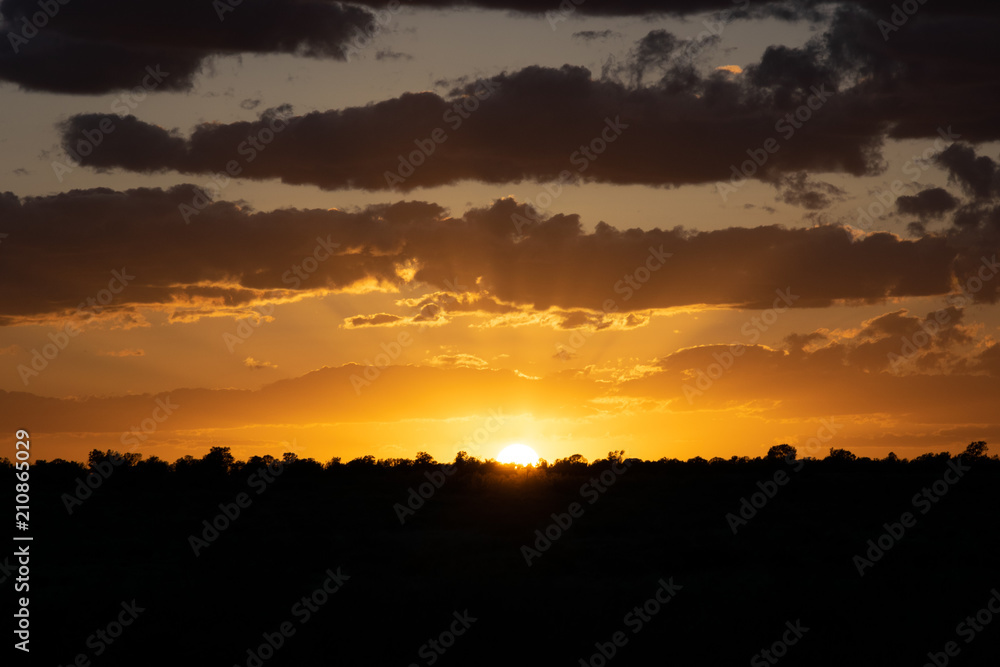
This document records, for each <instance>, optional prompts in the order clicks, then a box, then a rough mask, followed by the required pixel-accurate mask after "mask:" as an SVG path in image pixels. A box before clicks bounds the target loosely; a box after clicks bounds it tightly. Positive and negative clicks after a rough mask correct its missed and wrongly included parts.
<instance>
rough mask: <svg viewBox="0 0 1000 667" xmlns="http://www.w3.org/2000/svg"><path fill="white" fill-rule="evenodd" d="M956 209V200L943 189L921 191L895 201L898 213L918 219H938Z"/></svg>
mask: <svg viewBox="0 0 1000 667" xmlns="http://www.w3.org/2000/svg"><path fill="white" fill-rule="evenodd" d="M957 207H958V200H957V199H956V198H955V197H953V196H952V194H951V193H950V192H948V191H947V190H945V189H943V188H929V189H927V190H921V191H920V192H918V193H917V194H916V195H913V196H907V195H904V196H901V197H900V198H899V199H897V200H896V208H897V209H898V210H899V212H900V213H903V214H906V215H916V216H919V217H920V218H940V217H942V216H943V215H944V214H945V213H947V212H948V211H952V210H954V209H955V208H957Z"/></svg>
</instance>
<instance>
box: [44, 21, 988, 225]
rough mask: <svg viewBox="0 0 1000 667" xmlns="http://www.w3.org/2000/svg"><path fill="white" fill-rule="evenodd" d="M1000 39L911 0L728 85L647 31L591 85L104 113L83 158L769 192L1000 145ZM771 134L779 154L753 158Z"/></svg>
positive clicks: (335, 184) (502, 86) (500, 86)
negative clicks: (193, 111)
mask: <svg viewBox="0 0 1000 667" xmlns="http://www.w3.org/2000/svg"><path fill="white" fill-rule="evenodd" d="M964 28H968V29H969V30H970V31H971V32H969V33H965V32H962V29H964ZM998 30H1000V18H992V19H987V18H982V17H976V18H973V17H971V16H955V17H947V18H935V16H934V15H933V14H932V13H928V12H927V8H926V7H923V8H922V13H921V20H920V21H915V22H914V23H913V24H912V25H909V24H908V25H907V29H906V30H904V31H900V32H899V33H897V34H894V35H893V38H892V39H891V40H889V41H888V42H887V41H886V40H885V39H883V37H882V35H881V33H880V32H879V29H878V26H877V22H876V21H875V20H873V15H871V14H868V13H864V12H862V11H861V10H859V9H857V8H856V7H855V8H853V9H851V8H850V6H846V7H842V8H841V9H840V10H838V11H837V12H836V13H835V14H834V15H833V18H832V19H830V21H829V25H828V28H827V30H826V31H825V32H823V33H821V34H818V35H816V36H814V37H813V38H811V39H810V40H809V41H807V42H806V44H804V45H802V46H800V47H788V46H770V47H768V48H767V49H766V50H765V52H764V54H763V55H762V56H761V58H760V60H759V61H758V62H756V63H748V64H746V65H744V66H741V67H742V70H743V74H742V75H740V76H733V75H732V74H731V73H730V72H729V71H719V70H718V69H716V70H709V71H708V72H707V73H705V72H704V71H703V70H704V68H703V67H701V66H700V65H699V64H698V63H699V59H702V58H703V55H704V52H705V50H706V49H709V48H711V47H712V45H713V44H714V42H712V40H693V39H684V38H680V37H677V36H676V35H673V34H671V33H669V32H667V31H665V30H653V31H651V32H649V33H648V34H646V35H645V36H643V37H642V38H641V39H639V40H638V41H637V42H636V44H635V46H634V47H633V48H632V49H631V51H630V52H629V53H628V55H627V56H626V57H625V58H624V59H623V60H622V61H620V62H618V61H609V63H608V64H607V65H606V66H605V67H604V68H603V71H602V74H601V76H600V77H595V76H594V75H593V74H592V73H591V72H590V70H588V69H586V68H583V67H574V66H570V65H565V66H563V67H562V68H559V69H554V68H549V67H538V66H531V67H526V68H524V69H521V70H518V71H514V72H504V73H502V74H499V75H497V76H494V77H492V78H491V79H489V80H486V81H483V82H478V83H477V82H470V81H468V80H466V82H465V83H460V84H458V85H456V86H455V87H454V88H453V89H452V90H451V91H449V92H448V93H447V94H445V95H439V94H436V93H432V92H419V93H405V94H403V95H401V96H399V97H396V98H393V99H387V100H383V101H381V102H377V103H373V104H369V105H366V106H363V107H351V108H345V109H332V110H327V111H316V112H312V113H308V114H304V115H297V116H295V115H289V116H288V117H287V118H283V120H282V122H281V126H280V130H278V129H277V128H275V127H274V126H275V121H274V119H273V114H272V116H268V115H267V114H264V115H262V117H261V118H259V119H258V120H256V121H254V122H238V123H228V124H225V123H214V122H212V123H204V124H201V125H198V126H196V127H195V128H194V129H193V130H192V131H191V133H190V134H188V135H186V136H184V135H182V134H177V133H175V132H173V131H172V130H170V129H167V128H161V127H158V126H155V125H151V124H148V123H145V122H143V121H139V120H136V119H134V118H131V117H123V116H121V115H117V116H111V117H110V119H111V121H112V122H114V124H115V127H116V129H115V132H114V133H113V134H109V135H108V136H107V137H106V138H105V140H104V141H102V142H101V144H100V145H99V146H97V147H96V148H94V150H93V151H92V152H90V153H89V154H87V155H83V154H82V152H81V155H80V159H79V161H80V163H81V164H83V165H86V166H93V167H106V168H111V167H120V168H124V169H129V170H133V171H140V172H155V171H160V170H173V171H177V172H181V173H185V174H213V173H218V172H221V171H224V170H225V168H226V165H227V163H228V162H229V161H231V160H234V159H236V160H237V161H238V162H239V167H240V172H239V176H240V178H248V179H271V178H277V179H281V180H282V181H284V182H286V183H292V184H313V185H317V186H319V187H321V188H324V189H330V190H336V189H345V188H352V189H365V190H391V189H396V190H403V191H409V190H412V189H414V188H418V187H434V186H442V185H448V184H455V183H458V182H461V181H463V180H475V181H479V182H484V183H492V184H501V183H514V182H519V181H523V180H525V179H534V180H539V181H563V182H580V181H583V182H602V183H615V184H644V185H663V186H677V185H685V184H698V183H720V182H732V181H741V180H742V178H743V173H749V174H750V177H752V178H756V179H761V180H765V181H767V182H772V183H773V182H776V181H778V180H780V179H781V178H782V177H786V176H793V175H796V174H799V173H802V172H805V173H808V174H813V173H819V172H835V173H844V174H849V175H855V176H861V175H872V174H878V173H880V172H881V170H883V169H884V168H885V164H884V160H883V157H882V154H881V151H882V146H883V143H884V142H885V141H886V140H887V139H889V138H894V139H906V138H937V137H938V134H939V131H940V130H941V129H942V128H943V127H944V126H945V125H947V126H949V127H954V128H957V131H958V132H959V134H960V135H961V137H962V139H963V140H965V141H971V142H982V141H991V140H997V139H1000V126H998V125H997V124H996V123H990V122H985V121H984V118H986V117H989V116H991V113H990V110H993V111H994V112H998V113H1000V90H997V89H996V86H995V85H994V82H995V70H994V68H993V66H992V65H991V64H988V63H991V62H992V61H991V60H990V56H991V55H992V56H996V57H995V58H993V60H1000V45H998V44H997V40H995V39H994V38H993V35H994V34H996V32H997V31H998ZM734 67H737V66H736V65H733V66H726V68H729V69H732V68H734ZM929 95H932V96H933V101H932V103H931V102H930V101H929ZM929 104H930V106H928V105H929ZM992 115H995V114H992ZM104 118H105V116H103V115H101V114H81V115H77V116H74V117H72V118H70V119H69V121H68V122H66V123H65V124H64V125H63V126H62V128H61V130H62V140H63V144H64V146H66V147H67V148H72V147H73V146H74V145H76V144H77V143H79V142H80V141H81V137H83V136H85V135H84V134H83V133H84V132H85V131H91V132H92V131H94V128H95V127H96V126H97V125H98V124H99V123H100V122H101V121H102V119H104ZM945 121H947V122H945ZM435 132H436V134H435ZM271 135H273V137H272V136H271ZM255 136H256V137H262V136H268V141H267V142H266V144H267V145H266V148H265V149H263V150H259V151H255V153H254V159H253V160H252V161H250V160H242V159H241V157H240V147H241V146H242V145H243V144H244V143H245V142H246V140H247V138H248V137H255ZM372 136H378V137H379V141H378V142H372V141H370V140H369V139H368V137H372ZM434 137H437V138H436V139H435V138H434ZM767 142H776V146H777V149H776V150H771V151H767V152H765V151H764V149H763V148H762V146H765V145H768V144H767ZM136 146H142V147H143V150H142V151H139V150H137V148H136ZM969 150H971V149H970V148H961V147H959V148H951V149H949V151H947V152H945V153H944V154H942V156H941V157H940V158H939V164H940V165H941V166H944V167H946V168H948V169H949V170H950V171H951V173H952V174H953V177H954V178H956V179H958V180H959V181H960V182H961V183H963V185H965V186H967V187H972V188H974V190H975V192H978V193H981V194H982V193H984V192H992V188H995V187H996V184H995V182H996V171H995V165H993V163H992V161H990V160H989V158H979V159H978V162H976V163H975V164H972V163H970V162H969V157H968V156H969ZM71 154H72V153H71ZM755 154H758V155H764V159H763V160H762V159H761V158H757V159H756V160H755V161H756V163H757V165H754V166H753V167H752V169H751V170H749V171H748V170H746V169H744V170H742V172H743V173H741V170H740V169H738V166H739V165H742V164H743V163H745V162H747V161H748V156H749V157H751V158H752V157H753V155H755ZM734 169H735V171H734ZM984 179H985V181H984ZM813 192H814V193H816V194H813V195H810V196H808V197H797V198H796V199H795V201H796V203H797V204H799V205H806V206H807V207H812V208H823V207H824V206H825V202H826V201H827V200H828V199H829V197H828V196H827V197H824V196H823V194H822V192H819V191H815V190H814V191H813ZM827 194H828V195H829V193H827Z"/></svg>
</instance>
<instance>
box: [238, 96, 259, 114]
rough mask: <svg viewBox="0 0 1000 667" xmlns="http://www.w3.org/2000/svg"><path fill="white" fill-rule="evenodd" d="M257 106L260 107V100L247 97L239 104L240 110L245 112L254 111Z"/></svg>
mask: <svg viewBox="0 0 1000 667" xmlns="http://www.w3.org/2000/svg"><path fill="white" fill-rule="evenodd" d="M259 106H260V100H258V99H251V98H249V97H248V98H246V99H245V100H243V101H242V102H240V108H241V109H246V110H247V111H251V110H253V109H256V108H257V107H259Z"/></svg>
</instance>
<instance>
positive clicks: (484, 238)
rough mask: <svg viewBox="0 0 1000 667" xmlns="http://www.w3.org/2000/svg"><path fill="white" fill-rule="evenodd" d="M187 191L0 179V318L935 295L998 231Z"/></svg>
mask: <svg viewBox="0 0 1000 667" xmlns="http://www.w3.org/2000/svg"><path fill="white" fill-rule="evenodd" d="M197 195H198V190H197V189H196V188H194V187H193V186H190V185H184V186H176V187H174V188H171V189H169V190H159V189H150V188H140V189H134V190H127V191H123V192H117V191H113V190H108V189H103V188H100V189H93V190H72V191H69V192H66V193H62V194H58V195H51V196H44V197H25V198H18V197H16V196H14V195H12V194H10V193H4V194H0V216H2V217H3V219H4V220H5V225H6V229H7V233H8V234H9V236H8V238H5V239H4V252H5V260H4V262H3V263H2V264H0V290H3V291H4V293H5V294H7V295H8V297H7V298H6V299H4V300H3V302H2V305H0V325H14V324H46V323H55V322H61V321H64V320H66V319H68V318H75V319H77V320H79V321H81V322H91V323H92V324H94V323H101V322H104V323H106V325H108V326H122V327H130V326H147V325H148V323H146V321H145V316H144V314H143V313H144V311H146V310H157V311H161V312H165V313H167V314H168V315H169V316H170V320H171V321H176V322H182V321H192V320H193V319H198V318H201V317H209V316H226V317H236V318H239V317H246V316H247V315H248V313H249V312H251V311H252V310H255V309H258V308H259V307H260V306H262V305H264V304H268V303H290V302H294V301H298V300H301V299H303V298H308V297H310V296H323V295H325V294H329V293H332V292H338V291H359V290H361V291H370V290H383V291H388V292H396V291H398V290H399V289H400V288H401V287H402V286H404V285H410V286H417V285H424V286H425V288H426V289H427V290H428V293H426V294H424V295H422V296H415V297H407V298H406V299H404V300H402V301H400V302H399V304H398V305H399V306H401V307H404V308H409V309H411V313H410V314H409V315H404V314H399V313H395V314H389V313H377V314H374V315H358V316H357V317H355V318H353V319H352V318H349V319H348V321H347V322H346V323H345V325H346V326H372V325H379V324H381V325H385V324H391V323H393V322H396V320H393V319H392V318H393V317H409V318H410V321H411V322H413V323H439V324H440V323H443V322H445V321H447V320H448V319H450V318H452V317H456V316H459V315H461V314H463V313H479V314H486V315H489V316H493V317H496V318H524V317H525V316H530V315H531V313H532V312H537V313H541V314H543V315H544V316H545V317H546V318H554V319H553V321H561V322H562V324H561V325H560V326H561V327H564V328H565V327H574V326H590V327H598V328H599V327H602V326H607V321H608V320H609V319H611V320H614V318H615V317H617V316H619V315H624V314H629V313H634V314H637V317H638V319H637V320H636V321H635V322H634V323H633V324H632V326H639V325H641V324H642V322H643V321H644V318H642V317H639V316H641V315H642V313H644V312H646V311H649V310H652V309H665V308H675V307H680V306H692V305H701V304H708V305H716V306H729V307H741V308H770V307H771V306H772V305H773V302H774V301H775V299H776V298H777V297H776V294H777V290H789V291H790V292H791V293H792V294H794V295H796V297H797V300H796V301H795V306H796V307H820V306H826V305H829V304H832V303H835V302H838V301H845V300H846V301H855V300H861V301H866V302H879V301H882V300H885V299H889V298H894V297H904V296H930V295H944V294H949V293H951V292H953V291H954V290H955V286H956V284H966V283H968V281H970V280H972V279H973V278H974V277H975V276H977V275H978V276H980V278H981V277H982V275H983V271H989V270H990V269H989V265H988V260H989V258H990V257H991V256H994V255H995V254H996V249H997V247H998V245H1000V244H998V242H997V229H998V224H997V222H996V220H997V219H996V218H991V217H989V216H988V215H986V214H983V215H984V217H983V219H982V220H981V221H980V223H979V224H978V226H976V227H970V226H969V225H968V224H956V226H955V227H953V228H951V229H950V230H949V231H947V232H946V233H938V234H931V235H925V236H921V237H919V238H916V239H913V240H904V239H900V238H899V237H897V236H895V235H892V234H888V233H884V232H882V233H872V234H867V235H858V234H856V233H855V232H853V231H852V230H850V229H849V228H846V227H840V226H837V225H819V226H815V227H810V228H798V229H795V228H785V227H781V226H778V225H770V226H762V227H756V228H752V229H744V228H728V229H718V230H712V231H693V230H684V229H682V228H679V227H677V228H673V229H650V230H639V229H627V228H617V227H614V226H612V225H610V224H607V223H605V222H600V223H598V224H597V225H596V227H595V228H594V230H593V231H591V232H585V231H583V227H582V224H581V220H580V218H579V216H577V215H563V214H557V215H552V216H549V217H545V216H539V215H538V214H536V213H535V212H534V211H533V210H532V209H531V208H529V207H528V206H526V205H524V204H520V203H518V202H517V201H515V200H513V199H499V200H496V201H495V202H493V203H492V204H490V205H488V206H486V207H483V208H473V209H470V210H468V211H466V212H465V213H464V214H462V215H461V216H457V217H452V216H449V215H447V213H446V212H445V211H444V209H442V208H441V207H440V206H438V205H436V204H432V203H427V202H419V201H404V202H398V203H395V204H381V205H375V206H370V207H368V208H366V209H362V210H358V211H353V212H348V211H340V210H335V209H334V210H316V209H309V210H298V209H282V210H277V211H269V212H256V211H251V210H248V209H245V208H241V207H240V206H238V205H237V204H234V203H232V202H225V201H218V202H211V203H209V204H207V205H206V206H205V207H204V209H203V210H202V211H201V212H200V213H199V214H198V215H197V216H195V217H194V218H192V219H191V221H190V224H187V223H185V220H184V216H183V215H182V213H181V210H180V208H179V207H181V206H182V205H188V204H189V203H190V202H191V201H192V198H193V197H196V196H197ZM963 211H964V209H963V210H959V211H956V219H957V218H958V216H961V215H963ZM623 222H624V223H625V224H626V225H627V224H628V220H627V218H624V219H623ZM234 239H239V241H238V243H237V242H234ZM52 256H59V257H60V258H61V260H60V262H59V263H56V264H53V263H52V262H49V261H46V258H48V257H52ZM984 257H985V258H986V260H984V259H983V258H984ZM984 261H987V264H984ZM304 267H305V268H308V269H309V271H308V272H305V269H304ZM984 267H985V268H984ZM123 279H124V282H125V283H127V284H124V285H123V284H122V282H123ZM977 280H978V279H977ZM998 283H1000V280H986V281H982V282H981V284H980V285H979V286H978V288H977V290H975V291H974V292H973V293H972V294H971V299H972V300H974V301H976V302H992V301H994V300H995V299H996V297H997V294H998V292H997V287H998ZM98 301H99V304H98V305H99V307H94V306H89V305H88V304H89V303H91V302H92V303H98ZM577 311H578V312H577ZM612 326H616V327H619V326H629V324H628V322H627V321H624V320H623V322H621V323H619V322H617V320H614V323H613V324H612Z"/></svg>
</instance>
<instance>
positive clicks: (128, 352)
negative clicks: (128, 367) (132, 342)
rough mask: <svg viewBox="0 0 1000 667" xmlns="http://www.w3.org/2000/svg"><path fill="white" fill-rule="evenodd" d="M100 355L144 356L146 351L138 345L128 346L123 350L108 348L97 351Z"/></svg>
mask: <svg viewBox="0 0 1000 667" xmlns="http://www.w3.org/2000/svg"><path fill="white" fill-rule="evenodd" d="M98 354H100V355H101V356H102V357H144V356H146V351H145V350H143V349H142V348H140V347H130V348H125V349H123V350H108V351H107V352H98Z"/></svg>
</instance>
